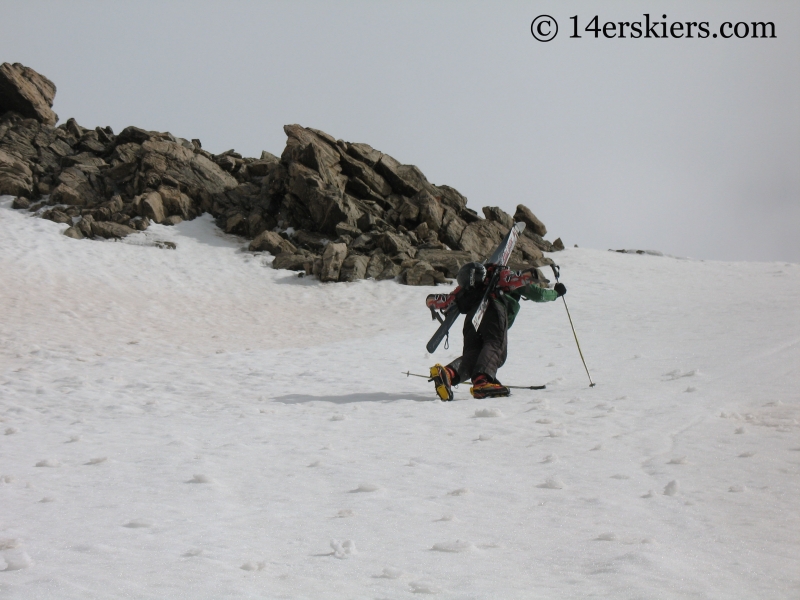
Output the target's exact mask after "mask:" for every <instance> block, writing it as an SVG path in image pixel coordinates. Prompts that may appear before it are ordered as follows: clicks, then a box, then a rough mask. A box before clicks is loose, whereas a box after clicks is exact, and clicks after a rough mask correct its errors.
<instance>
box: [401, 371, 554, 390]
mask: <svg viewBox="0 0 800 600" xmlns="http://www.w3.org/2000/svg"><path fill="white" fill-rule="evenodd" d="M400 372H401V373H402V374H403V375H405V376H406V377H422V378H423V379H427V380H428V381H433V379H432V378H431V377H430V376H429V375H420V374H418V373H411V372H410V371H400ZM461 383H466V381H462V382H461ZM505 387H507V388H509V389H511V390H544V389H546V386H544V385H506V386H505Z"/></svg>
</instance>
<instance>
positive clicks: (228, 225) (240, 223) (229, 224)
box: [223, 213, 247, 235]
mask: <svg viewBox="0 0 800 600" xmlns="http://www.w3.org/2000/svg"><path fill="white" fill-rule="evenodd" d="M223 229H224V230H225V233H230V234H233V235H243V234H244V233H245V231H246V230H247V219H245V218H244V215H243V214H242V213H236V214H234V215H231V216H230V217H228V218H227V219H226V220H225V227H224V228H223Z"/></svg>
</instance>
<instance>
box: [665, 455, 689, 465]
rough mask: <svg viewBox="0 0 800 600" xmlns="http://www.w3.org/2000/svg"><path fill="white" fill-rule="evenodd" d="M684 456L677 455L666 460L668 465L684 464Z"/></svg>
mask: <svg viewBox="0 0 800 600" xmlns="http://www.w3.org/2000/svg"><path fill="white" fill-rule="evenodd" d="M686 462H687V461H686V457H685V456H678V457H676V458H670V459H669V461H668V462H667V464H668V465H685V464H686Z"/></svg>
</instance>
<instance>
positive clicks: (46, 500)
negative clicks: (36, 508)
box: [39, 496, 56, 504]
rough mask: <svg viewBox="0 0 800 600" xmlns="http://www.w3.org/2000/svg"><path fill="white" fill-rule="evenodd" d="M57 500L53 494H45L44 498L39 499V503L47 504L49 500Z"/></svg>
mask: <svg viewBox="0 0 800 600" xmlns="http://www.w3.org/2000/svg"><path fill="white" fill-rule="evenodd" d="M55 501H56V499H55V498H54V497H53V496H45V497H44V498H42V499H41V500H39V503H40V504H47V503H49V502H55Z"/></svg>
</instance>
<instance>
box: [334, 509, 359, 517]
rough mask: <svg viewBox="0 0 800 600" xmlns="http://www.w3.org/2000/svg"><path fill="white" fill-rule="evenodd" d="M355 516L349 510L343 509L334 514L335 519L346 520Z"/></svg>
mask: <svg viewBox="0 0 800 600" xmlns="http://www.w3.org/2000/svg"><path fill="white" fill-rule="evenodd" d="M355 514H356V513H354V512H353V511H352V510H350V509H349V508H344V509H342V510H340V511H339V512H338V513H336V518H337V519H346V518H348V517H352V516H353V515H355Z"/></svg>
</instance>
